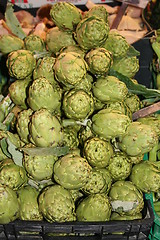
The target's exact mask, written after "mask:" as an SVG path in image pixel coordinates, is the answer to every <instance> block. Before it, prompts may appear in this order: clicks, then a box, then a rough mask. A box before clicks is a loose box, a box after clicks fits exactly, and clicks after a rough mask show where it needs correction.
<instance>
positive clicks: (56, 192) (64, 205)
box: [38, 185, 76, 222]
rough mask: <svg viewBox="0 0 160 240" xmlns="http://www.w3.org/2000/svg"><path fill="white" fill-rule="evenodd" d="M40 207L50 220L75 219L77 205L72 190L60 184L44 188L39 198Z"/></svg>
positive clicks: (64, 220)
mask: <svg viewBox="0 0 160 240" xmlns="http://www.w3.org/2000/svg"><path fill="white" fill-rule="evenodd" d="M38 202H39V208H40V211H41V212H42V214H43V216H44V218H45V219H46V220H47V221H48V222H67V221H75V220H76V216H75V205H74V201H73V199H72V196H71V194H70V192H69V191H68V190H67V189H64V188H63V187H62V186H60V185H53V186H48V187H46V188H44V189H43V191H42V192H41V194H40V196H39V199H38Z"/></svg>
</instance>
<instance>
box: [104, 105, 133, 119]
mask: <svg viewBox="0 0 160 240" xmlns="http://www.w3.org/2000/svg"><path fill="white" fill-rule="evenodd" d="M104 108H107V109H112V110H117V111H120V112H121V113H122V114H124V115H127V116H128V117H129V118H130V119H132V112H131V110H130V108H129V107H128V106H127V104H126V103H125V100H124V101H121V102H109V103H107V104H106V105H105V107H104Z"/></svg>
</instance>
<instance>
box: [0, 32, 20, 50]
mask: <svg viewBox="0 0 160 240" xmlns="http://www.w3.org/2000/svg"><path fill="white" fill-rule="evenodd" d="M23 47H24V41H23V40H22V39H20V38H18V37H16V36H13V35H2V36H0V52H1V53H2V54H8V53H10V52H13V51H16V50H19V49H22V48H23Z"/></svg>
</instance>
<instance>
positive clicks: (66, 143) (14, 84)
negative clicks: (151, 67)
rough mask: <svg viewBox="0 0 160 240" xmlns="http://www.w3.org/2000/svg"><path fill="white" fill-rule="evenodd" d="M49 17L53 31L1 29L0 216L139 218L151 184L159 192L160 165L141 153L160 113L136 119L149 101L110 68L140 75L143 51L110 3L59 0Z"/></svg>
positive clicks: (159, 127) (158, 130) (150, 143)
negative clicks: (114, 17)
mask: <svg viewBox="0 0 160 240" xmlns="http://www.w3.org/2000/svg"><path fill="white" fill-rule="evenodd" d="M50 16H51V18H52V20H53V22H54V23H55V25H56V26H55V27H53V28H51V29H50V30H48V32H47V36H46V39H45V40H42V39H41V38H40V37H39V36H35V35H33V34H29V35H28V36H26V37H25V38H24V39H21V38H19V37H16V36H12V35H9V36H7V35H6V36H2V37H1V38H0V51H1V53H2V54H3V55H4V57H5V59H6V67H7V70H8V74H9V87H8V92H7V95H6V96H4V98H2V101H1V104H0V111H1V113H0V115H1V125H0V127H1V130H0V146H1V148H0V224H7V223H9V222H11V221H14V220H16V219H20V220H37V221H41V220H43V219H46V220H47V221H48V222H55V221H56V222H65V221H91V222H92V221H109V220H128V219H129V220H132V219H141V218H142V210H143V208H144V199H143V193H147V192H152V191H153V192H159V191H160V165H157V162H151V161H142V160H143V157H144V154H146V153H148V152H150V151H151V150H152V149H153V148H154V147H155V146H157V144H158V141H159V136H160V118H159V117H158V115H156V114H155V115H154V116H150V118H147V117H146V118H145V119H141V121H140V120H137V121H133V120H132V114H133V113H134V112H135V111H137V110H139V109H140V108H142V107H143V104H142V100H141V98H140V96H138V95H136V94H134V93H132V92H130V91H129V89H128V87H127V85H126V84H125V83H124V82H122V81H121V80H120V79H119V78H118V77H116V76H114V75H112V74H111V73H112V71H117V72H118V73H120V74H123V75H124V76H125V77H128V78H130V81H132V82H133V83H134V84H138V83H137V82H136V81H135V79H134V76H135V74H136V73H137V72H138V71H139V60H138V57H137V56H136V55H134V54H131V52H132V53H133V52H134V51H133V47H132V46H130V45H129V44H128V43H127V41H126V39H125V38H124V37H122V36H121V35H119V34H118V33H117V32H116V31H111V30H110V29H109V25H108V20H107V16H108V13H107V12H106V9H105V8H104V7H102V6H96V7H94V8H93V9H91V10H89V11H88V12H87V13H86V14H83V15H82V12H81V11H80V10H79V9H78V8H77V7H75V6H74V5H72V4H70V3H67V2H58V3H56V4H54V5H53V6H52V9H51V11H50ZM131 50H132V51H131ZM111 70H112V71H111ZM6 106H7V109H8V110H7V111H4V109H6ZM143 120H144V121H143ZM145 120H146V121H145ZM147 120H148V121H147Z"/></svg>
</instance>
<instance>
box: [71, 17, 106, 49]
mask: <svg viewBox="0 0 160 240" xmlns="http://www.w3.org/2000/svg"><path fill="white" fill-rule="evenodd" d="M108 33H109V25H108V23H106V22H104V20H103V19H102V18H98V17H96V16H91V17H88V18H84V19H82V20H81V21H80V22H79V23H78V25H77V27H76V31H75V39H76V41H77V43H78V44H79V46H80V47H81V48H82V49H84V50H86V51H88V50H90V49H92V48H96V47H100V46H101V45H102V44H103V43H104V42H105V41H106V39H107V37H108Z"/></svg>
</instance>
